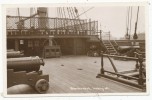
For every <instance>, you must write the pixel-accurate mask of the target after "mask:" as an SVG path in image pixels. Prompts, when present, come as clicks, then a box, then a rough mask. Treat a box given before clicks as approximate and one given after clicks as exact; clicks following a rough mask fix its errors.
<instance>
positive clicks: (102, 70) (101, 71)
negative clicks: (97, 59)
mask: <svg viewBox="0 0 152 100" xmlns="http://www.w3.org/2000/svg"><path fill="white" fill-rule="evenodd" d="M103 66H104V63H103V51H101V70H100V73H101V74H104V68H103Z"/></svg>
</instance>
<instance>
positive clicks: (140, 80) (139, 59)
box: [138, 55, 144, 85]
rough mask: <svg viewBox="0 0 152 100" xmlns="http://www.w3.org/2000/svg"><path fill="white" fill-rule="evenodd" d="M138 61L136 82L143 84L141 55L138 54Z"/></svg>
mask: <svg viewBox="0 0 152 100" xmlns="http://www.w3.org/2000/svg"><path fill="white" fill-rule="evenodd" d="M138 61H139V80H138V84H139V85H144V80H143V57H142V55H138Z"/></svg>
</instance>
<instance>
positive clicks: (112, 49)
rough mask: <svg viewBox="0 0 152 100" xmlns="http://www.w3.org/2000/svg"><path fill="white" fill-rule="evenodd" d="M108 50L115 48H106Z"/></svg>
mask: <svg viewBox="0 0 152 100" xmlns="http://www.w3.org/2000/svg"><path fill="white" fill-rule="evenodd" d="M107 49H108V50H115V49H114V48H107Z"/></svg>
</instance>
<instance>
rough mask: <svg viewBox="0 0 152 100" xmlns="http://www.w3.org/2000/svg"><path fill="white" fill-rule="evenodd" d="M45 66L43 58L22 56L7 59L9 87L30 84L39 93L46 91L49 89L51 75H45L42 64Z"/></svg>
mask: <svg viewBox="0 0 152 100" xmlns="http://www.w3.org/2000/svg"><path fill="white" fill-rule="evenodd" d="M41 65H43V66H44V61H43V59H42V58H39V57H38V56H36V57H21V58H8V59H7V88H9V87H11V86H14V85H19V84H28V85H30V86H32V87H34V88H35V89H36V91H37V92H39V93H45V92H46V91H47V90H48V89H49V83H48V82H49V76H48V75H43V74H42V71H41V70H40V66H41Z"/></svg>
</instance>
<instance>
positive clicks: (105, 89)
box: [26, 56, 141, 94]
mask: <svg viewBox="0 0 152 100" xmlns="http://www.w3.org/2000/svg"><path fill="white" fill-rule="evenodd" d="M44 61H45V66H44V67H41V69H42V70H43V73H45V74H49V80H50V82H49V83H50V88H49V90H48V92H47V93H48V94H54V93H55V94H56V93H57V94H60V93H136V92H141V90H139V89H136V88H133V87H131V86H128V85H125V84H122V83H119V82H115V81H112V80H109V79H106V78H96V75H97V74H98V73H99V71H100V63H101V62H100V57H87V56H63V57H60V58H49V59H45V60H44ZM114 63H115V64H116V66H117V69H118V71H124V70H131V69H134V67H135V66H134V65H135V62H133V61H118V60H114ZM104 66H106V68H105V69H107V70H110V71H113V69H112V67H111V65H110V62H109V61H108V59H107V58H105V59H104ZM79 69H81V70H79ZM26 92H27V91H26ZM30 93H31V92H30Z"/></svg>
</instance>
